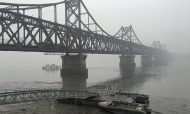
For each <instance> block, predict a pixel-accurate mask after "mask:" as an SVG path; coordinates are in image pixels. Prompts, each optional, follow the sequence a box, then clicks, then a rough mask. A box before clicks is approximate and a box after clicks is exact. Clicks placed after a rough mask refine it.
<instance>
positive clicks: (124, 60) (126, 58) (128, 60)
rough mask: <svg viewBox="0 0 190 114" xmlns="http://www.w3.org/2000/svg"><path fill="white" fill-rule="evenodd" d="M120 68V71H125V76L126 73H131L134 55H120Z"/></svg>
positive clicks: (134, 65)
mask: <svg viewBox="0 0 190 114" xmlns="http://www.w3.org/2000/svg"><path fill="white" fill-rule="evenodd" d="M119 65H120V69H121V70H122V71H125V74H126V76H127V75H133V74H134V73H135V67H136V63H135V56H133V55H122V56H120V63H119Z"/></svg>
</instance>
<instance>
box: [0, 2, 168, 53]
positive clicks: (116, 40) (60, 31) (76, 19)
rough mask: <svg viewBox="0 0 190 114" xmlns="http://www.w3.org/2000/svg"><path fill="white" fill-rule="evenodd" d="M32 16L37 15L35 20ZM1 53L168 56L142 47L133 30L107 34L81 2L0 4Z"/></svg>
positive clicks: (154, 49)
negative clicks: (59, 10)
mask: <svg viewBox="0 0 190 114" xmlns="http://www.w3.org/2000/svg"><path fill="white" fill-rule="evenodd" d="M59 6H61V7H62V8H63V10H61V11H63V12H61V14H64V15H63V18H64V19H62V22H58V14H60V12H58V10H57V9H58V7H59ZM45 8H53V11H46V10H44V9H45ZM31 12H34V13H35V14H37V15H35V16H33V15H31ZM50 12H51V13H50ZM52 13H53V14H52ZM42 14H49V17H53V18H54V19H53V21H49V20H47V19H44V16H43V15H42ZM51 14H52V15H51ZM60 17H61V16H59V18H60ZM60 23H64V24H60ZM0 51H29V52H58V53H93V54H134V55H143V54H161V53H165V51H164V50H161V49H156V48H152V47H148V46H145V45H143V44H142V43H141V42H140V40H139V38H138V37H137V35H136V34H135V31H134V29H133V27H132V26H127V27H121V29H120V30H119V31H118V32H117V33H116V34H115V35H110V34H108V33H107V32H106V31H105V30H104V29H103V28H102V27H101V26H100V25H99V24H98V23H97V22H96V21H95V19H94V18H93V16H92V15H91V14H90V12H89V11H88V9H87V7H86V6H85V4H84V3H83V1H82V0H64V1H62V2H58V3H47V4H15V3H2V2H0Z"/></svg>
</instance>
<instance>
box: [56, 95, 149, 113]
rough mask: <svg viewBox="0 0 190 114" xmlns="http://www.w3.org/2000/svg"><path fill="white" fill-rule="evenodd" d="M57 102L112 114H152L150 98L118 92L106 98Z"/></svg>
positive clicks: (72, 99) (92, 97)
mask: <svg viewBox="0 0 190 114" xmlns="http://www.w3.org/2000/svg"><path fill="white" fill-rule="evenodd" d="M57 102H58V103H61V104H75V105H86V106H93V107H97V108H99V109H100V110H102V111H106V112H110V113H112V114H151V109H150V108H149V96H148V95H143V94H134V93H123V92H117V93H115V94H109V95H105V96H102V95H99V96H91V97H89V98H86V99H79V98H69V99H57Z"/></svg>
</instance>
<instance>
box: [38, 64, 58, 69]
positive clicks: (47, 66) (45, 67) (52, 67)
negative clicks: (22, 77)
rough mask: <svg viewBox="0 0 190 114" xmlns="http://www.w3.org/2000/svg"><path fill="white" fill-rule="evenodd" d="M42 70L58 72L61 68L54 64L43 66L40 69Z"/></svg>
mask: <svg viewBox="0 0 190 114" xmlns="http://www.w3.org/2000/svg"><path fill="white" fill-rule="evenodd" d="M42 69H43V70H46V71H56V70H60V69H61V66H57V65H55V64H46V65H45V66H43V67H42Z"/></svg>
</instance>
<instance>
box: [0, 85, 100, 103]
mask: <svg viewBox="0 0 190 114" xmlns="http://www.w3.org/2000/svg"><path fill="white" fill-rule="evenodd" d="M89 97H99V94H97V93H91V92H87V91H68V90H63V89H36V90H25V91H23V90H22V91H21V90H20V91H9V92H0V105H5V104H14V103H23V102H31V101H39V100H47V99H67V98H80V99H87V98H89Z"/></svg>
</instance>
